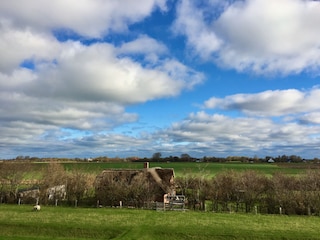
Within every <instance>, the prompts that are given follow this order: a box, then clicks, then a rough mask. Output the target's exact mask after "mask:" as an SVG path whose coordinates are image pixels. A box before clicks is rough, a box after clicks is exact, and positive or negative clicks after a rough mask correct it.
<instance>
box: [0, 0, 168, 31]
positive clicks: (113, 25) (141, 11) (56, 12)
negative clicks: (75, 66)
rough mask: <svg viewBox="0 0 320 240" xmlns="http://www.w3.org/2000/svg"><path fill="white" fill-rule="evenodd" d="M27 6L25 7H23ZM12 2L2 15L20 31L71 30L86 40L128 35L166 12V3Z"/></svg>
mask: <svg viewBox="0 0 320 240" xmlns="http://www.w3.org/2000/svg"><path fill="white" fill-rule="evenodd" d="M23 2H25V4H23ZM23 2H21V1H19V0H12V1H1V3H0V15H1V16H3V17H4V18H9V19H10V20H11V21H12V24H14V25H15V26H16V27H18V28H25V27H31V28H34V29H37V30H52V29H61V28H62V29H70V30H72V31H74V32H76V33H78V34H80V35H83V36H87V37H102V36H103V35H105V34H107V33H108V32H110V31H126V30H127V26H128V24H132V23H135V22H138V21H140V20H142V19H143V18H145V17H147V16H149V15H150V13H151V12H152V11H153V10H154V9H155V8H160V9H161V10H162V11H166V0H146V1H143V2H142V1H141V2H136V1H131V0H119V1H110V0H107V1H103V0H70V1H67V2H66V1H64V0H56V1H49V0H28V1H27V2H26V1H23Z"/></svg>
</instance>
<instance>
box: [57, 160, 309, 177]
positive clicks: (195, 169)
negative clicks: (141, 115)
mask: <svg viewBox="0 0 320 240" xmlns="http://www.w3.org/2000/svg"><path fill="white" fill-rule="evenodd" d="M63 165H64V167H65V168H66V169H67V170H72V169H79V170H83V171H85V172H88V173H96V174H98V173H100V172H101V171H102V170H104V169H112V168H113V169H141V168H143V163H142V162H139V163H136V162H114V163H100V162H89V163H88V162H83V163H79V162H74V163H72V162H68V163H63ZM150 167H162V168H173V169H174V171H175V174H176V177H180V176H183V175H186V174H194V175H200V176H205V177H213V176H215V175H216V174H217V173H219V172H222V171H226V170H235V171H245V170H254V171H257V172H259V173H263V174H266V175H271V174H274V173H276V172H282V173H285V174H290V175H294V174H299V173H303V172H304V171H305V170H307V169H309V168H311V167H312V168H313V167H314V164H307V163H286V164H269V163H267V164H263V163H254V164H250V163H204V162H201V163H196V162H177V163H174V162H169V163H162V162H159V163H158V162H150Z"/></svg>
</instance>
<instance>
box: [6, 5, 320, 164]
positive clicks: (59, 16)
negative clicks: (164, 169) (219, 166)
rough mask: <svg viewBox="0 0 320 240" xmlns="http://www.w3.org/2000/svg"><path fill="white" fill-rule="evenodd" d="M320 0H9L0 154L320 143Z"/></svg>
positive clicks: (204, 150) (316, 152) (312, 153)
mask: <svg viewBox="0 0 320 240" xmlns="http://www.w3.org/2000/svg"><path fill="white" fill-rule="evenodd" d="M319 24H320V2H319V1H310V0H269V1H265V0H241V1H240V0H238V1H237V0H234V1H231V0H219V1H217V0H207V1H192V0H177V1H173V0H143V1H131V0H117V1H114V0H81V1H79V0H68V1H64V0H56V1H49V0H28V1H26V0H25V1H21V0H11V1H2V2H1V3H0V53H1V54H0V135H1V138H0V153H1V156H0V158H14V157H16V156H20V155H23V156H37V157H72V158H73V157H81V158H82V157H83V158H84V157H96V156H109V157H116V156H118V157H129V156H138V157H151V156H152V155H153V153H155V152H161V153H162V156H180V155H181V154H183V153H188V154H189V155H191V156H194V157H203V156H222V157H227V156H248V157H254V156H259V157H264V156H267V155H268V156H278V155H283V154H285V155H299V156H301V157H303V158H314V157H320V105H319V102H320V87H319V79H320V28H319V27H318V26H319Z"/></svg>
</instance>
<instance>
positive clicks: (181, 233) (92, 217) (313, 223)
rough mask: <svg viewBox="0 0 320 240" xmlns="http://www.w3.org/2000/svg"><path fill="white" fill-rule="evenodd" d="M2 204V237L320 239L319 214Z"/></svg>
mask: <svg viewBox="0 0 320 240" xmlns="http://www.w3.org/2000/svg"><path fill="white" fill-rule="evenodd" d="M31 208H32V207H31V206H28V205H21V206H17V205H0V228H1V230H0V239H142V240H143V239H155V240H157V239H159V240H160V239H161V240H163V239H176V240H179V239H320V236H319V233H318V229H319V224H320V218H319V217H301V216H290V217H289V216H280V215H250V214H220V213H208V212H206V213H204V212H193V211H190V212H188V211H187V212H157V211H151V210H136V209H110V208H109V209H108V208H101V209H97V208H63V207H46V206H44V207H42V209H41V211H40V212H33V211H31Z"/></svg>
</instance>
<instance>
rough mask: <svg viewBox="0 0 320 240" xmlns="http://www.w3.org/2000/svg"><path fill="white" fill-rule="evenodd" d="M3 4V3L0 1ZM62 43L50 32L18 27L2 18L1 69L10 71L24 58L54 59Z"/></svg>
mask: <svg viewBox="0 0 320 240" xmlns="http://www.w3.org/2000/svg"><path fill="white" fill-rule="evenodd" d="M0 5H1V3H0ZM60 47H61V45H60V44H59V43H58V42H57V40H56V39H55V38H54V37H52V36H51V35H50V34H46V33H40V32H36V31H33V30H31V29H28V28H26V29H17V28H14V27H13V26H12V24H10V22H8V21H6V20H3V19H0V52H1V55H2V56H5V57H1V58H0V71H1V72H6V73H9V72H11V71H13V70H14V69H15V68H16V67H17V66H19V65H20V64H21V63H22V62H23V61H24V60H32V61H42V60H46V59H48V58H49V59H52V58H53V57H54V56H55V53H56V52H59V51H60Z"/></svg>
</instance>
